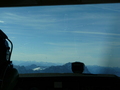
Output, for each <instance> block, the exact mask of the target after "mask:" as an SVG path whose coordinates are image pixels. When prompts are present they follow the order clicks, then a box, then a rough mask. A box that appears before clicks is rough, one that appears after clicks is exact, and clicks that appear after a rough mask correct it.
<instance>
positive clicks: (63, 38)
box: [0, 3, 120, 76]
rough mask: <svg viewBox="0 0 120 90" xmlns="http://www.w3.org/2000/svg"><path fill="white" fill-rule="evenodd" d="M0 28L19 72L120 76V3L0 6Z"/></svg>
mask: <svg viewBox="0 0 120 90" xmlns="http://www.w3.org/2000/svg"><path fill="white" fill-rule="evenodd" d="M0 12H1V14H0V27H1V29H2V30H3V31H4V32H5V33H6V34H7V35H8V36H9V38H10V39H11V41H12V42H13V44H14V50H13V54H12V58H11V60H12V61H13V63H14V67H15V68H17V69H18V71H19V73H72V71H71V63H72V62H76V61H77V62H83V63H84V64H85V68H87V69H85V71H84V72H85V73H93V74H101V73H102V74H115V75H117V76H120V30H119V29H120V3H114V4H86V5H57V6H31V7H8V8H0Z"/></svg>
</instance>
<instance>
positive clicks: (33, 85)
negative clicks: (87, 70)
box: [16, 74, 120, 90]
mask: <svg viewBox="0 0 120 90" xmlns="http://www.w3.org/2000/svg"><path fill="white" fill-rule="evenodd" d="M119 86H120V80H119V78H118V77H117V76H114V75H97V74H96V75H88V74H23V75H20V77H19V81H18V84H17V87H16V88H17V90H41V89H44V90H119V89H120V87H119Z"/></svg>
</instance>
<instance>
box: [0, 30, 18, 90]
mask: <svg viewBox="0 0 120 90" xmlns="http://www.w3.org/2000/svg"><path fill="white" fill-rule="evenodd" d="M8 42H9V43H10V44H11V48H10V47H9V43H8ZM12 50H13V43H12V42H11V41H10V39H9V38H8V37H7V35H6V34H5V33H4V32H3V31H2V30H0V90H12V89H13V88H14V85H13V84H15V83H16V82H17V78H18V76H19V74H18V71H17V70H16V69H15V68H13V64H12V61H10V58H11V54H12Z"/></svg>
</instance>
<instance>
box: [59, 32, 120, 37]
mask: <svg viewBox="0 0 120 90" xmlns="http://www.w3.org/2000/svg"><path fill="white" fill-rule="evenodd" d="M59 32H70V33H78V34H95V35H110V36H120V34H116V33H103V32H85V31H59Z"/></svg>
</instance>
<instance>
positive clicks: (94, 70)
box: [14, 62, 120, 77]
mask: <svg viewBox="0 0 120 90" xmlns="http://www.w3.org/2000/svg"><path fill="white" fill-rule="evenodd" d="M43 63H44V64H43ZM14 68H16V69H17V70H18V72H19V73H20V74H25V73H73V72H72V69H71V68H72V66H71V63H70V62H68V63H66V64H57V63H49V62H42V63H40V62H39V63H37V64H35V63H34V64H28V65H27V64H26V65H24V64H23V65H15V64H14ZM83 73H85V74H114V75H117V76H119V77H120V68H119V67H102V66H97V65H86V66H85V67H84V71H83Z"/></svg>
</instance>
